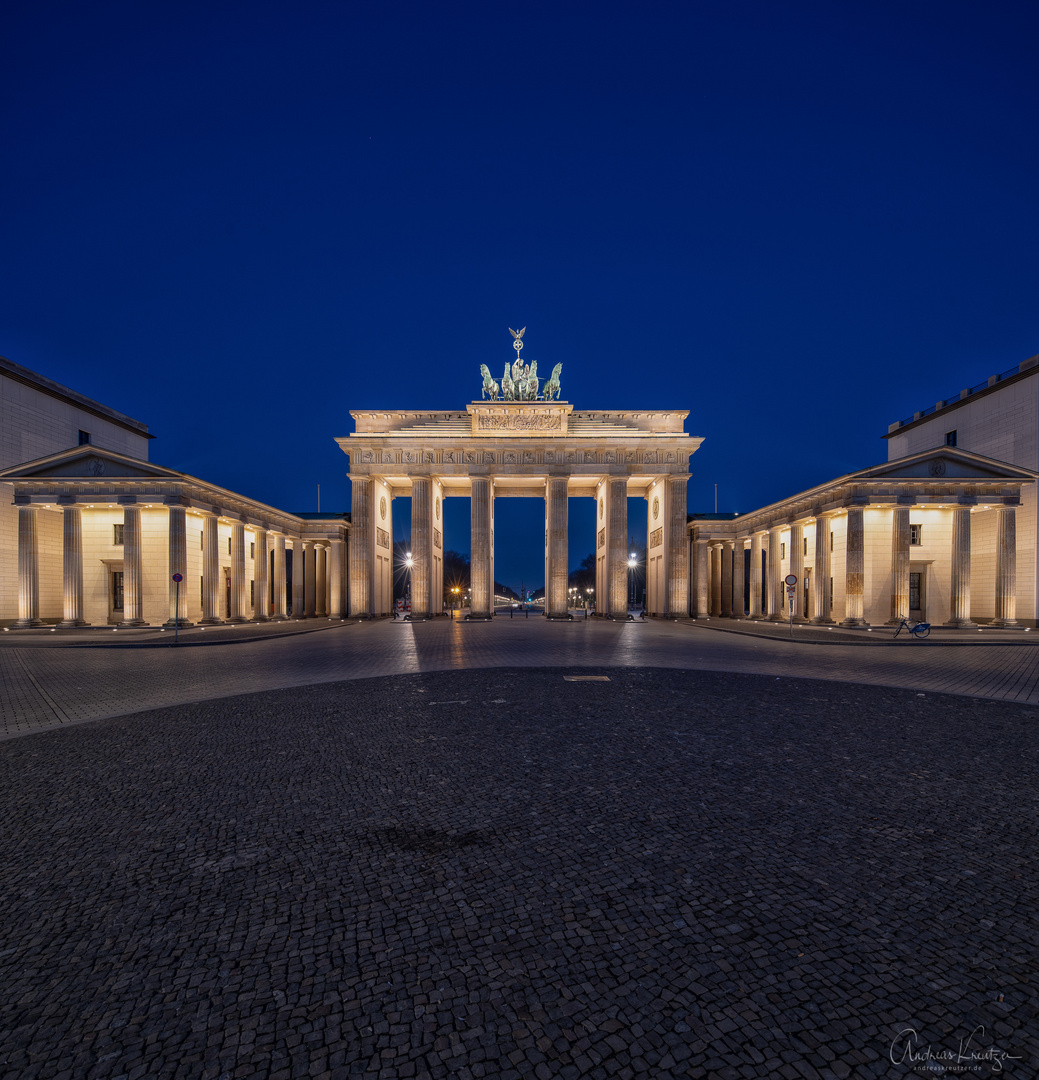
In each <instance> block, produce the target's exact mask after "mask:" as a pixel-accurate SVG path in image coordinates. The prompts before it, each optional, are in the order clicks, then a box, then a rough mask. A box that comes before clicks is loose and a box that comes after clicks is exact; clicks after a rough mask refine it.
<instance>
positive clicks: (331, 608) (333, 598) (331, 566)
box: [328, 540, 344, 619]
mask: <svg viewBox="0 0 1039 1080" xmlns="http://www.w3.org/2000/svg"><path fill="white" fill-rule="evenodd" d="M343 550H344V544H343V541H342V540H333V541H332V542H331V544H330V545H329V548H328V614H329V616H330V617H331V618H333V619H341V618H342V617H343Z"/></svg>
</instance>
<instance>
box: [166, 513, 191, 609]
mask: <svg viewBox="0 0 1039 1080" xmlns="http://www.w3.org/2000/svg"><path fill="white" fill-rule="evenodd" d="M168 528H169V533H170V535H169V552H170V565H169V589H170V591H169V599H170V605H169V618H168V619H167V621H166V625H167V626H177V625H178V624H179V625H180V626H190V625H191V623H189V622H188V518H187V511H186V510H185V509H184V507H183V506H170V507H169V522H168ZM174 574H180V588H179V589H178V588H177V582H175V581H174V580H173V575H174Z"/></svg>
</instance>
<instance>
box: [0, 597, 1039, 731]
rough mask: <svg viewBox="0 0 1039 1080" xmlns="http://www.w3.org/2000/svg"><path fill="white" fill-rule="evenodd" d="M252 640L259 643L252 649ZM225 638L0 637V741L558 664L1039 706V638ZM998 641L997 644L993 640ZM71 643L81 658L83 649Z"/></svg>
mask: <svg viewBox="0 0 1039 1080" xmlns="http://www.w3.org/2000/svg"><path fill="white" fill-rule="evenodd" d="M303 625H305V624H303ZM735 625H738V626H747V625H752V624H735ZM712 627H715V628H713V629H712ZM250 630H251V631H252V632H254V633H256V634H258V635H259V636H260V637H261V638H262V639H261V640H251V641H245V635H246V634H247V633H248V632H249V631H250ZM222 633H224V634H227V635H230V640H231V641H232V642H235V641H236V642H237V643H229V644H226V645H216V646H213V647H209V648H198V647H193V646H191V645H190V644H189V645H185V646H180V647H177V648H174V647H172V645H169V646H166V647H160V648H154V647H147V648H124V647H119V648H114V647H107V648H100V647H76V648H59V647H57V646H56V645H55V646H54V647H42V648H41V647H38V645H34V644H29V645H22V644H21V642H22V641H23V640H24V639H22V638H19V637H18V636H17V635H15V634H3V635H0V739H3V738H4V737H11V736H16V735H20V734H24V733H27V732H30V731H36V730H41V729H43V728H46V727H53V726H60V725H65V724H69V723H74V722H77V721H81V720H90V719H97V718H100V717H111V716H120V715H124V714H126V713H131V712H137V711H139V710H141V709H147V708H155V707H158V706H163V705H174V704H187V703H191V702H196V701H203V700H209V699H214V698H220V697H226V696H227V695H229V694H237V693H244V692H248V691H250V690H266V689H278V688H282V687H291V686H306V685H311V684H314V683H321V682H335V681H339V680H343V679H358V678H370V677H373V676H382V675H392V674H404V673H409V672H419V671H424V672H429V671H443V670H459V669H466V668H482V667H510V666H515V667H523V668H537V667H544V666H556V665H561V664H568V665H577V666H583V665H592V666H594V665H607V666H611V667H614V666H616V667H634V668H638V667H647V666H654V667H669V668H683V669H686V668H689V669H696V670H713V671H733V672H747V673H757V674H770V675H779V676H789V675H799V676H803V677H810V678H817V679H837V680H844V681H854V682H863V683H873V684H878V685H885V686H901V687H905V688H910V689H914V690H923V691H925V692H943V693H956V694H968V695H975V696H982V697H994V698H1001V699H1004V700H1009V701H1018V702H1022V703H1029V704H1039V634H1029V635H1028V636H1027V637H1026V636H1024V635H1018V639H1019V640H1020V642H1021V643H1020V644H1011V643H1007V644H1004V645H1001V646H999V647H992V646H990V645H983V644H978V645H971V644H963V642H964V641H967V642H969V641H970V640H971V639H970V638H969V637H968V638H963V637H960V638H957V639H956V643H955V644H954V646H953V647H946V646H944V645H942V644H936V645H932V644H931V642H930V641H926V642H917V641H906V640H904V639H902V640H899V641H892V640H891V639H890V632H888V634H887V636H885V638H884V640H885V642H886V643H887V645H886V647H884V648H868V649H866V648H858V647H856V645H855V644H841V643H835V644H828V643H826V642H823V643H812V644H807V643H805V642H803V641H799V640H797V639H795V640H794V641H790V640H788V639H784V638H783V637H782V636H781V635H780V636H778V637H775V638H773V639H771V640H770V639H767V638H764V637H758V636H755V635H754V634H748V633H718V632H717V624H715V623H713V622H712V624H710V625H709V626H701V625H697V624H694V623H666V622H658V621H647V622H645V623H642V622H630V623H621V622H616V623H614V622H606V621H603V620H589V621H587V622H586V621H584V620H583V619H578V620H576V621H574V622H572V623H560V622H553V623H546V622H545V620H544V619H541V618H531V619H522V618H516V619H510V618H507V617H505V618H497V619H495V620H494V621H493V622H489V623H466V622H461V621H453V620H448V619H438V620H434V621H433V622H428V623H403V622H393V621H382V622H376V623H357V622H351V623H345V624H339V625H335V626H332V627H330V628H329V627H327V626H326V627H325V628H323V629H322V630H321V631H320V632H319V633H298V632H295V631H294V630H291V629H285V630H283V631H281V633H280V634H277V635H275V636H273V637H271V636H270V633H269V629H268V628H265V627H254V628H243V629H242V630H232V629H225V630H224V631H222ZM236 634H241V635H242V637H240V638H235V637H234V635H236ZM112 636H113V637H114V636H115V635H112ZM167 636H168V635H167ZM875 636H877V637H879V634H878V635H875ZM996 636H997V635H996V633H990V635H989V637H988V638H986V639H985V640H986V641H991V640H993V639H995V638H996ZM155 637H156V633H155V632H154V631H153V632H152V638H155ZM34 640H36V641H47V642H49V641H55V642H57V641H59V640H60V636H59V635H50V636H48V635H47V634H46V632H45V633H44V635H42V636H41V637H38V638H36V639H34ZM72 640H73V641H74V642H76V643H78V644H80V645H82V639H81V638H78V637H77V638H74V639H72ZM105 640H107V638H105ZM207 640H209V639H207ZM857 640H858V639H857ZM1004 640H1006V639H1004Z"/></svg>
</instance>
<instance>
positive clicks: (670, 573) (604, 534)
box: [350, 475, 689, 619]
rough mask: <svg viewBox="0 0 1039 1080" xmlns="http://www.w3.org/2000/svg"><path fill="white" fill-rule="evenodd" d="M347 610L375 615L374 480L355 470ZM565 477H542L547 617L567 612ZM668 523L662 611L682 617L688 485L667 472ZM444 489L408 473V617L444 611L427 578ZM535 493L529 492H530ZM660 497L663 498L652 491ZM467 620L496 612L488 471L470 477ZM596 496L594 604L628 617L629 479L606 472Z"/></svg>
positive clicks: (604, 611)
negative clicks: (435, 512)
mask: <svg viewBox="0 0 1039 1080" xmlns="http://www.w3.org/2000/svg"><path fill="white" fill-rule="evenodd" d="M350 479H351V486H352V496H351V533H350V544H351V557H350V614H351V615H353V616H362V617H363V616H367V615H371V614H373V613H374V608H373V602H374V600H375V597H374V595H373V592H374V582H373V566H372V562H373V555H374V546H375V541H374V522H373V513H374V502H375V501H376V500H375V499H374V498H373V483H374V481H373V478H371V477H368V476H360V475H352V476H351V477H350ZM570 479H571V478H570V476H569V475H550V476H549V477H548V478H547V479H546V480H545V487H544V499H545V614H546V615H547V616H548V617H549V618H567V617H568V615H569V607H570V600H569V564H568V560H569V556H568V548H569V489H570V488H569V486H570ZM666 479H667V485H666V494H665V495H664V496H663V498H664V499H666V506H667V508H668V517H667V522H666V528H664V527H662V528H661V529H660V532H661V534H662V535H663V539H662V540H661V543H663V544H665V545H666V549H667V550H666V561H665V578H664V581H663V583H662V585H663V599H662V602H661V607H662V608H663V611H662V612H661V614H666V615H668V616H669V617H674V618H684V617H687V616H688V614H689V565H688V551H687V546H686V545H687V540H686V487H687V481H688V476H685V475H683V476H668V477H667V478H666ZM439 490H441V488H440V485H439V482H438V479H437V478H436V477H427V476H416V477H412V478H411V500H412V503H411V616H412V618H413V619H416V618H426V617H428V616H429V615H432V614H436V613H437V612H438V611H440V610H442V607H441V606H440V603H441V602H442V598H441V597H437V596H434V595H433V594H434V592H435V590H434V588H433V587H432V585H431V583H432V582H433V580H434V577H433V574H432V560H433V558H434V554H435V551H436V550H437V548H436V545H435V544H434V541H433V533H434V531H435V526H434V525H433V524H432V522H434V521H435V520H437V519H436V517H431V514H430V507H431V506H433V505H435V503H434V502H433V501H432V500H433V499H435V498H436V496H435V495H433V493H434V492H436V491H439ZM532 493H533V491H532ZM657 497H658V498H659V497H660V496H657ZM469 499H470V523H469V528H470V533H469V535H470V556H469V588H470V617H471V618H476V619H481V618H490V617H491V616H492V615H493V613H494V500H495V480H494V477H492V476H470V477H469ZM596 499H597V501H599V500H601V503H602V510H601V513H600V515H599V522H598V529H597V534H596V554H597V563H598V562H599V559H600V558H604V559H605V566H604V573H603V574H602V575H601V576H600V582H601V584H600V586H599V589H598V593H597V597H598V608H599V613H600V614H602V615H610V616H613V617H626V615H627V611H628V528H627V499H628V489H627V478H626V477H623V476H616V477H615V476H608V477H604V478H603V479H602V481H600V482H599V485H598V487H597V490H596Z"/></svg>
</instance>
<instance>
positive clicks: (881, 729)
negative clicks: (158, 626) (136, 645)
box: [0, 626, 1039, 1080]
mask: <svg viewBox="0 0 1039 1080" xmlns="http://www.w3.org/2000/svg"><path fill="white" fill-rule="evenodd" d="M423 629H426V628H423V627H415V628H411V629H409V628H406V627H400V626H397V627H388V628H386V629H385V630H383V629H380V628H377V631H376V632H377V633H379V634H383V633H385V634H386V635H387V636H386V637H385V638H380V640H383V641H389V640H391V638H390V636H389V635H390V634H391V633H396V635H397V636H396V638H394V639H392V640H396V641H397V642H398V643H399V655H396V657H395V659H394V660H393V661H392V662H393V663H396V664H403V663H405V662H409V663H412V664H413V665H414V666H415V668H416V669H418V668H420V667H422V666H423V665H427V664H432V663H433V662H434V660H435V661H436V663H439V664H440V665H441V666H446V665H447V664H448V663H449V662H456V661H457V662H459V663H460V662H461V661H463V660H464V659H466V658H467V657H468V656H470V655H472V654H473V653H474V652H476V653H477V654H478V656H479V657H480V658H481V659H486V658H487V654H486V653H480V652H479V650H474V649H471V648H470V649H465V648H463V647H462V645H459V644H458V643H459V642H462V643H465V642H469V641H471V640H472V638H473V636H475V637H476V640H477V641H480V642H483V643H484V645H485V647H486V648H487V649H488V650H489V651H490V652H500V651H501V650H502V649H507V650H509V651H510V659H511V660H518V661H520V662H522V661H524V660H526V659H528V658H529V656H530V654H531V652H532V650H531V648H530V647H529V645H528V644H526V641H527V639H526V638H525V637H523V636H522V635H521V636H518V637H517V636H512V637H508V636H505V637H500V636H499V637H497V638H495V637H493V636H491V635H487V634H483V635H482V636H477V635H473V634H472V632H473V631H475V630H476V629H477V628H475V627H470V628H465V629H464V630H461V631H460V632H459V636H456V635H455V634H454V632H449V633H448V634H446V635H443V634H438V635H435V636H433V637H429V636H425V637H424V636H423V634H422V630H423ZM484 629H486V628H484ZM581 629H583V628H579V629H578V635H575V637H574V638H573V639H569V638H566V637H565V636H564V637H563V638H555V639H554V640H556V641H560V640H564V641H571V640H572V641H576V642H578V643H580V642H586V641H588V640H591V641H593V643H594V644H595V647H596V648H598V649H600V650H601V649H603V648H604V647H605V644H606V643H608V642H610V641H611V640H612V641H613V647H614V656H613V659H614V660H616V659H618V658H619V659H620V660H621V662H622V664H624V665H627V666H617V665H616V664H613V663H611V666H610V667H608V668H602V667H600V668H598V669H597V668H594V667H590V666H573V667H569V668H562V669H560V668H556V669H530V670H523V669H522V667H517V666H512V667H509V668H507V669H493V668H485V669H482V670H479V669H475V668H472V667H470V668H468V669H467V670H462V671H450V672H441V673H426V672H421V671H420V672H418V673H416V674H411V675H392V676H389V677H382V678H367V679H354V680H352V681H349V682H339V683H332V682H328V683H325V684H323V685H317V686H307V687H302V686H301V687H295V688H291V689H282V690H273V691H264V692H262V693H256V694H248V695H242V696H237V697H230V698H224V699H222V700H214V701H202V702H200V703H198V704H189V705H181V706H177V707H173V708H165V709H160V710H157V711H152V712H147V713H139V714H137V715H133V716H125V717H122V718H118V719H111V720H106V721H102V722H99V723H96V724H90V725H77V726H72V727H66V728H63V729H54V730H49V731H45V732H40V733H37V734H34V735H30V736H28V737H25V738H19V739H12V740H8V741H7V742H5V743H3V744H2V745H0V822H2V826H0V868H2V869H0V911H2V912H3V917H2V919H0V985H2V986H3V988H4V993H3V995H2V996H0V1071H2V1072H3V1075H4V1076H5V1077H12V1078H17V1080H23V1078H26V1080H27V1078H30V1077H61V1078H70V1080H72V1078H85V1080H95V1078H96V1080H102V1078H108V1077H126V1078H128V1080H137V1078H138V1077H145V1076H147V1077H163V1078H167V1077H168V1078H173V1077H184V1078H195V1077H202V1078H206V1080H218V1078H228V1080H230V1078H246V1077H257V1078H259V1077H273V1078H276V1080H289V1078H290V1077H293V1078H294V1077H314V1078H320V1080H325V1078H334V1080H339V1078H341V1077H347V1076H355V1075H356V1076H366V1077H379V1078H396V1077H408V1078H416V1080H425V1078H434V1077H436V1078H441V1077H444V1078H446V1077H451V1078H455V1077H458V1078H462V1080H469V1078H471V1077H495V1078H499V1077H500V1078H502V1080H527V1078H537V1080H549V1078H553V1077H561V1078H565V1080H571V1078H577V1077H590V1078H594V1080H607V1078H613V1077H619V1078H622V1080H633V1078H661V1080H667V1078H669V1077H693V1078H709V1080H740V1078H748V1080H751V1078H759V1077H760V1078H773V1077H777V1078H783V1080H798V1078H805V1080H814V1078H816V1077H819V1078H824V1080H832V1078H834V1077H837V1078H841V1080H843V1078H845V1077H855V1078H867V1077H904V1076H906V1077H908V1076H911V1075H914V1070H913V1065H912V1060H911V1059H910V1057H909V1056H908V1052H911V1053H913V1054H915V1055H917V1056H918V1059H919V1060H918V1064H920V1065H923V1064H929V1065H930V1068H928V1069H922V1068H921V1069H920V1071H919V1074H920V1075H929V1076H935V1075H941V1071H940V1070H939V1069H936V1068H935V1064H936V1061H935V1056H937V1055H943V1054H953V1055H955V1054H956V1053H957V1051H958V1050H959V1049H960V1048H961V1046H962V1044H963V1043H964V1041H967V1044H968V1046H969V1047H972V1048H974V1049H975V1050H976V1051H977V1053H979V1054H983V1055H987V1057H986V1058H985V1059H984V1060H983V1061H981V1062H980V1063H979V1062H974V1064H979V1071H977V1072H972V1073H969V1074H967V1075H971V1076H978V1075H996V1072H995V1070H994V1067H993V1065H994V1063H998V1064H999V1065H1000V1066H1001V1069H1002V1073H1001V1074H1002V1075H1005V1076H1009V1077H1019V1078H1021V1077H1034V1076H1035V1075H1036V1062H1037V1061H1039V1045H1037V1044H1039V1021H1037V1006H1039V998H1037V982H1036V978H1035V975H1036V957H1037V949H1036V947H1037V944H1039V942H1037V912H1039V887H1037V877H1036V873H1035V866H1036V859H1037V855H1039V852H1037V851H1036V824H1037V822H1036V805H1035V791H1036V784H1037V781H1039V724H1037V719H1039V709H1037V708H1036V707H1034V706H1028V705H1022V704H1019V703H1011V702H998V701H992V700H981V699H977V698H969V697H950V696H942V695H935V694H932V693H929V692H926V693H925V692H919V691H915V690H898V689H887V688H884V687H878V686H865V685H855V684H848V683H843V682H837V681H820V680H802V679H797V678H788V677H783V678H777V677H776V676H775V675H767V676H764V675H750V674H728V673H723V672H710V671H690V670H685V671H683V670H676V669H662V668H648V667H635V666H632V665H633V664H634V662H635V661H636V659H637V657H638V656H639V655H641V653H639V650H638V648H637V647H636V646H634V645H632V644H631V641H632V640H634V639H633V638H631V637H629V633H630V634H634V633H641V631H642V630H643V629H645V628H643V627H636V628H633V629H630V628H626V627H613V628H607V632H608V631H609V630H612V631H615V632H616V633H615V634H614V637H613V638H612V639H611V638H609V637H607V636H599V631H593V633H594V634H596V636H595V637H594V638H592V639H589V638H582V637H580V636H579V633H580V630H581ZM617 631H619V632H617ZM669 633H671V634H674V633H675V632H674V631H673V630H672V631H669ZM701 636H703V637H704V638H707V639H709V640H708V641H707V642H705V643H703V644H701V641H700V638H701ZM333 638H334V639H336V640H337V641H339V642H340V648H341V649H343V650H344V651H347V650H348V649H349V647H350V642H352V641H354V640H355V639H356V634H355V631H354V630H344V631H343V632H342V633H339V632H338V631H337V632H335V633H334V634H318V635H312V636H311V637H310V639H309V640H310V643H311V644H312V645H313V643H314V642H319V643H320V642H323V641H325V640H329V639H333ZM728 638H729V635H718V634H715V635H710V634H708V633H707V632H706V631H703V632H701V633H700V634H693V635H691V636H689V637H687V639H686V640H688V641H689V642H690V644H689V645H688V646H687V647H688V648H691V649H692V653H693V654H695V653H696V652H697V650H698V649H699V648H701V647H703V648H706V647H707V645H708V644H709V641H721V640H727V639H728ZM495 641H496V642H497V643H496V644H491V643H493V642H495ZM574 647H575V648H578V646H574ZM257 648H261V646H257ZM512 650H514V651H515V655H511V651H512ZM221 651H223V650H213V649H197V650H190V651H189V650H185V652H184V653H183V654H181V655H179V656H177V657H175V658H171V662H173V663H175V664H178V665H189V666H188V667H175V668H173V669H170V671H171V672H172V674H169V675H164V676H163V677H168V678H170V679H172V680H176V679H183V678H188V677H196V676H197V677H203V676H204V669H202V668H196V667H193V666H190V665H194V664H197V663H199V662H201V661H203V660H204V658H205V657H207V656H212V655H214V654H217V653H219V652H221ZM226 651H227V652H228V653H233V654H234V659H233V660H232V662H233V663H242V662H243V660H247V658H248V657H249V655H250V654H251V653H252V651H253V647H252V646H249V647H246V648H244V649H238V648H235V647H230V648H229V649H228V650H226ZM16 652H21V650H16ZM804 652H805V653H808V652H810V654H811V655H813V656H816V655H818V650H805V651H804ZM853 652H854V655H855V656H856V657H859V656H866V655H868V656H870V657H872V656H874V655H875V653H876V652H877V650H873V649H865V650H861V649H860V650H853ZM957 652H958V653H959V654H961V655H962V652H963V650H957ZM44 655H46V656H48V657H54V658H55V659H63V658H67V657H69V656H70V655H75V656H76V657H79V656H80V655H82V654H81V653H80V652H76V653H75V654H70V653H68V652H65V653H62V652H61V651H58V650H42V651H41V652H40V654H39V656H41V657H42V656H44ZM152 655H154V654H151V653H134V654H128V653H125V652H121V653H107V652H106V653H99V654H97V655H95V656H94V662H95V663H97V662H100V663H101V664H102V665H104V664H105V663H107V662H108V661H109V660H111V662H112V663H113V664H115V663H116V662H117V661H118V664H120V665H121V664H123V663H126V662H127V661H128V658H133V659H135V660H137V659H140V658H141V657H146V656H152ZM159 655H160V656H162V655H164V654H159ZM789 655H790V654H789V653H786V654H783V655H781V656H778V658H777V659H776V660H775V662H776V663H786V664H787V666H789V663H790V661H789V659H788V657H789ZM694 658H695V656H694ZM4 659H5V660H6V661H11V660H12V656H11V653H6V654H4ZM16 659H19V660H20V661H24V656H22V657H20V658H16ZM34 659H35V658H34ZM298 662H299V663H300V666H301V674H303V675H307V676H308V677H309V674H310V669H306V670H303V669H304V667H305V665H304V663H303V660H302V659H299V661H298ZM378 662H380V661H378V658H377V657H375V656H373V657H372V658H371V663H372V664H373V665H374V664H376V663H378ZM246 666H249V668H250V671H254V670H255V669H254V668H252V666H251V662H248V663H247V665H246ZM125 670H127V669H123V668H121V667H118V666H116V667H113V668H110V669H108V670H107V672H106V673H105V674H104V675H103V678H104V679H106V680H110V681H112V682H113V683H114V682H116V681H117V680H118V679H119V678H121V677H125ZM46 674H47V675H48V677H49V675H50V672H48V673H46ZM369 674H371V675H375V674H377V672H376V671H374V670H372V671H370V672H369ZM589 675H605V676H607V677H608V679H609V681H567V678H566V677H567V676H582V677H585V679H586V678H587V676H589ZM76 677H80V676H76ZM251 677H253V676H252V675H249V676H247V678H251ZM222 678H224V679H225V684H224V685H226V680H227V679H228V678H229V676H227V675H226V674H225V675H224V676H222ZM207 685H211V686H215V685H216V684H215V683H212V684H207ZM113 692H114V691H113ZM59 693H61V694H63V693H64V692H63V691H59ZM61 700H62V701H66V700H68V698H67V697H64V696H62V697H61ZM910 1031H911V1032H915V1034H909V1032H910ZM972 1032H973V1033H974V1035H973V1036H972V1034H971V1033H972ZM928 1048H930V1052H931V1054H932V1060H931V1061H930V1062H927V1060H926V1058H925V1056H924V1055H926V1053H927V1050H928ZM1000 1055H1009V1057H1000ZM937 1063H938V1064H940V1063H941V1059H940V1058H938V1061H937ZM947 1075H956V1074H947Z"/></svg>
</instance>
